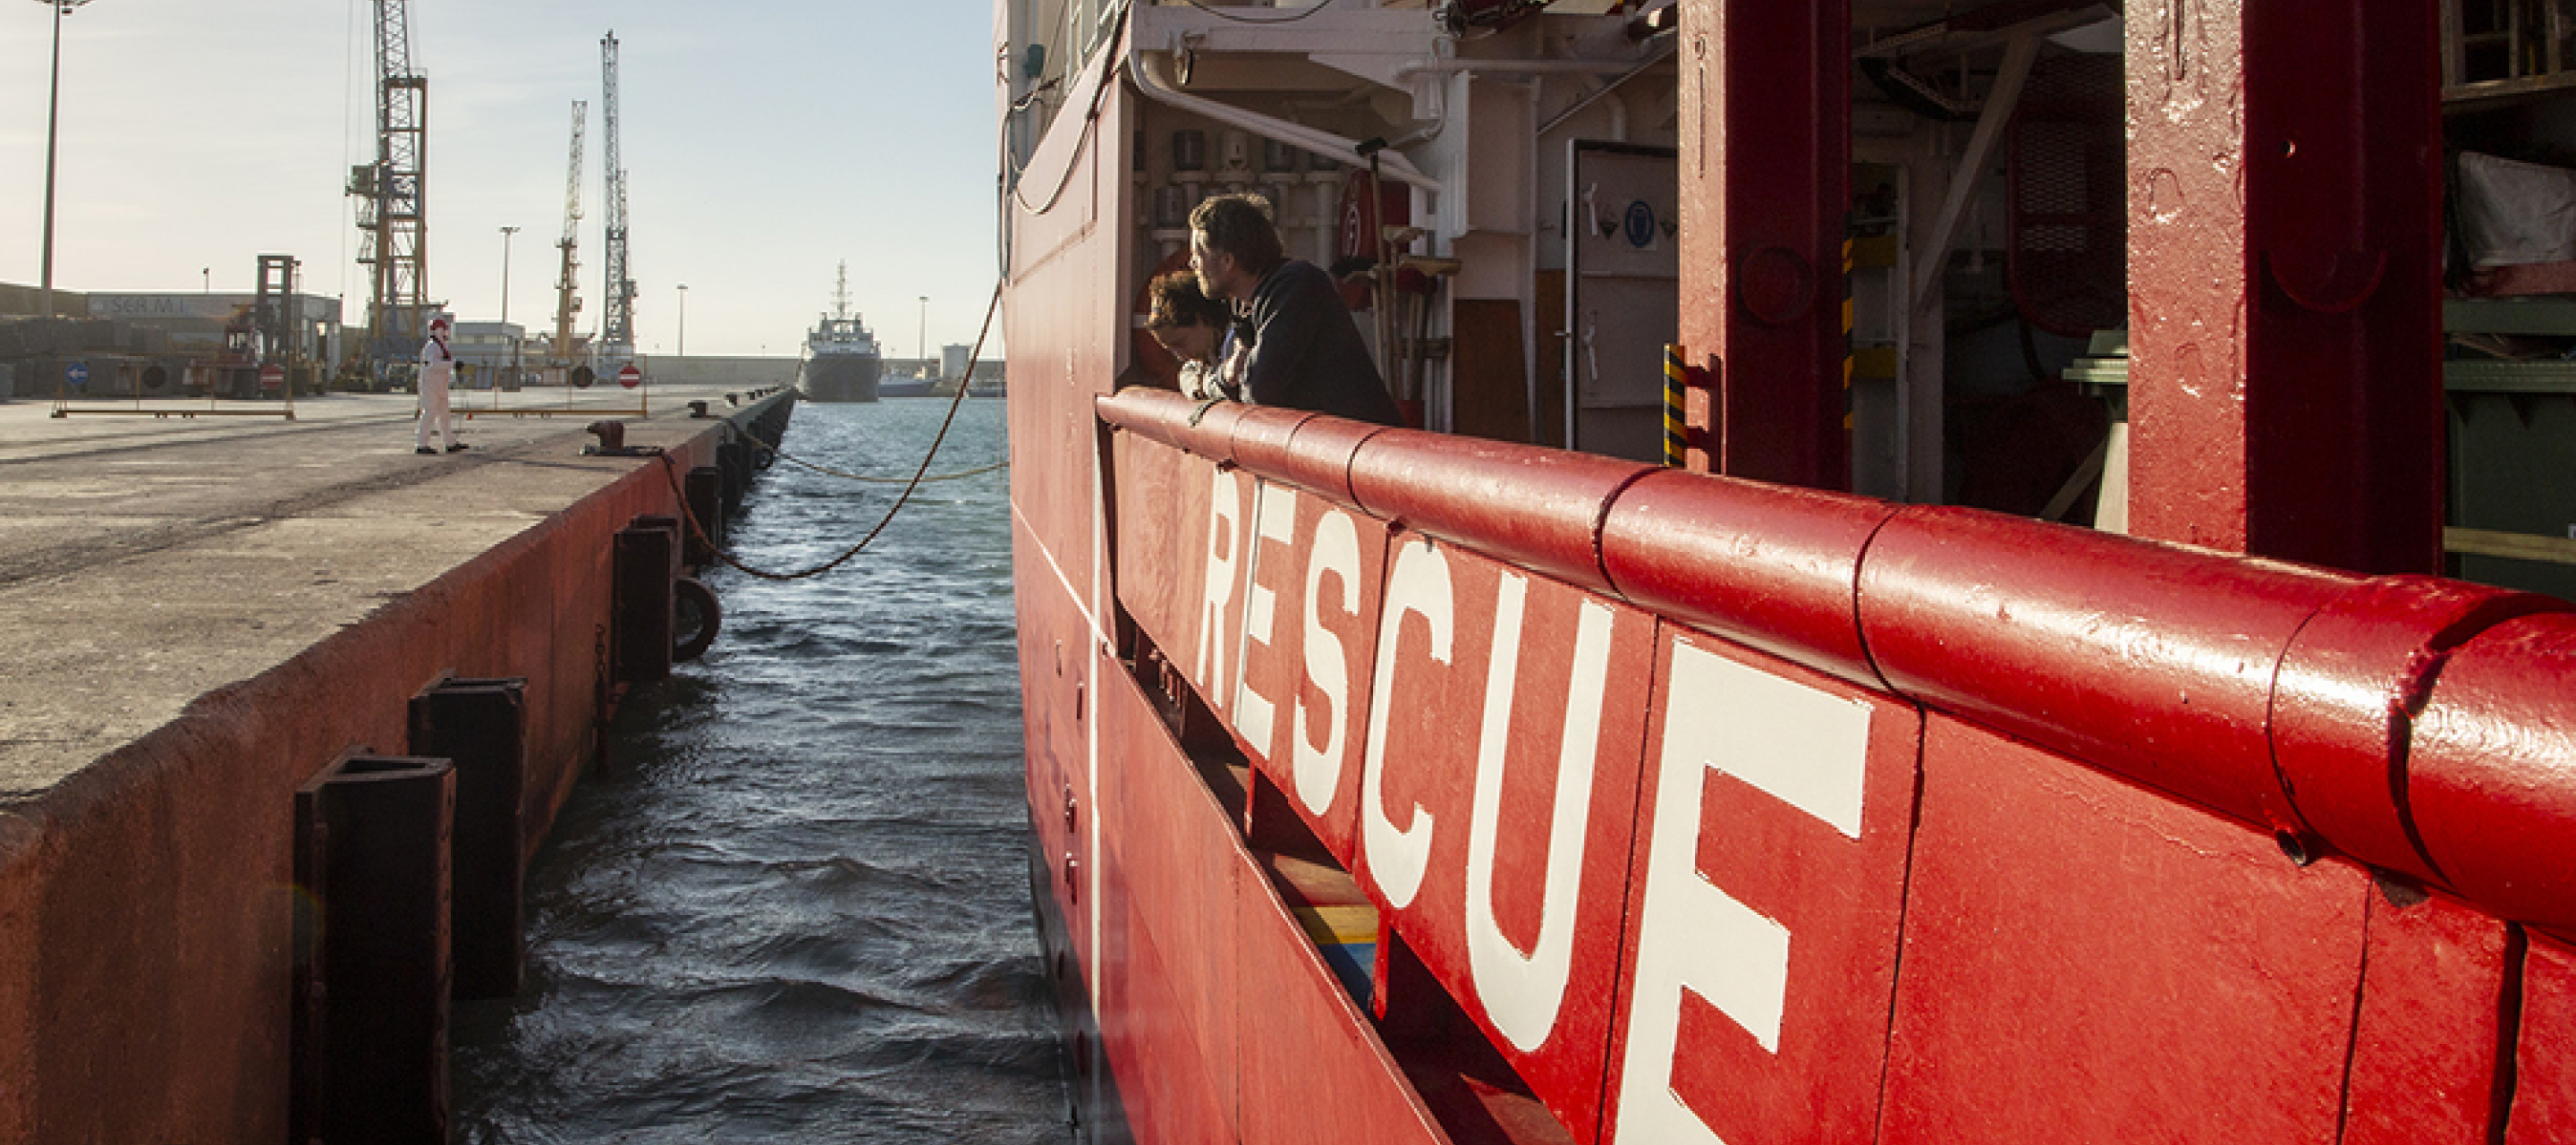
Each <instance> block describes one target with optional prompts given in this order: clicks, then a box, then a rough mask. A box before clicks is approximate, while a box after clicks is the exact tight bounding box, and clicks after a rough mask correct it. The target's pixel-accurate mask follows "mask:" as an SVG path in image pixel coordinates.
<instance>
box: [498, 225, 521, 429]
mask: <svg viewBox="0 0 2576 1145" xmlns="http://www.w3.org/2000/svg"><path fill="white" fill-rule="evenodd" d="M517 233H519V228H517V227H503V228H501V333H502V335H503V336H505V337H508V338H509V339H510V369H511V371H512V372H513V373H514V374H515V373H516V371H517V370H518V368H519V339H518V337H517V336H516V335H513V334H511V333H510V236H512V235H515V234H517ZM494 388H495V389H498V388H499V387H497V386H496V387H494Z"/></svg>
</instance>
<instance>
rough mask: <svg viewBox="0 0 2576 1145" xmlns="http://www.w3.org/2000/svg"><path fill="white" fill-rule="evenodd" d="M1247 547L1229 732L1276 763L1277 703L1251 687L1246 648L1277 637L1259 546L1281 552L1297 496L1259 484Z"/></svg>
mask: <svg viewBox="0 0 2576 1145" xmlns="http://www.w3.org/2000/svg"><path fill="white" fill-rule="evenodd" d="M1252 528H1253V533H1254V538H1255V539H1254V540H1253V542H1252V545H1251V554H1252V561H1251V565H1252V575H1251V576H1250V577H1248V578H1246V580H1245V581H1244V584H1245V585H1246V587H1245V589H1244V593H1243V643H1244V647H1243V651H1242V652H1241V654H1239V655H1237V656H1236V657H1235V658H1234V672H1235V688H1234V728H1235V730H1236V731H1239V732H1242V733H1243V739H1244V742H1246V743H1250V744H1254V745H1256V746H1258V747H1259V748H1260V749H1261V751H1262V754H1264V755H1267V756H1269V757H1270V758H1273V759H1276V758H1278V756H1279V753H1278V752H1277V751H1276V750H1274V749H1275V748H1276V746H1277V744H1276V742H1275V741H1274V740H1273V739H1272V737H1271V728H1272V724H1271V720H1270V717H1271V716H1272V715H1273V714H1274V713H1276V712H1277V711H1278V710H1279V705H1278V704H1277V703H1276V702H1275V701H1273V700H1272V699H1271V698H1270V697H1268V696H1265V695H1262V694H1261V692H1260V691H1259V690H1258V689H1255V688H1254V687H1253V686H1252V671H1251V669H1250V668H1249V667H1248V665H1250V664H1251V663H1252V645H1255V644H1258V645H1260V646H1261V647H1262V648H1263V649H1264V650H1267V649H1269V648H1270V646H1271V644H1272V643H1273V642H1275V641H1276V640H1277V638H1278V617H1279V593H1278V590H1276V589H1273V588H1271V587H1270V586H1268V585H1265V584H1263V583H1261V580H1262V577H1261V552H1262V547H1263V545H1262V542H1264V541H1269V542H1276V543H1277V544H1278V545H1279V546H1280V547H1281V548H1286V547H1287V546H1288V544H1289V542H1291V541H1293V540H1295V539H1296V535H1297V498H1296V497H1295V496H1293V495H1291V494H1289V493H1288V492H1287V491H1286V490H1283V489H1279V488H1277V487H1275V486H1272V485H1268V484H1264V485H1262V486H1261V487H1260V491H1259V492H1258V493H1255V494H1253V510H1252Z"/></svg>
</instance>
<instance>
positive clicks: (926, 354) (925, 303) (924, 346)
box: [916, 294, 930, 378]
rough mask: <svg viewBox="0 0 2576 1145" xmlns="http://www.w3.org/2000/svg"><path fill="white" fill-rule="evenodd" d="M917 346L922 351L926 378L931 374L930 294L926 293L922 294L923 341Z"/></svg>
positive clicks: (922, 374) (923, 374)
mask: <svg viewBox="0 0 2576 1145" xmlns="http://www.w3.org/2000/svg"><path fill="white" fill-rule="evenodd" d="M916 347H917V348H918V349H919V350H920V351H921V376H922V377H925V378H926V377H929V376H930V296H929V295H927V294H925V295H922V296H921V341H920V342H918V343H916Z"/></svg>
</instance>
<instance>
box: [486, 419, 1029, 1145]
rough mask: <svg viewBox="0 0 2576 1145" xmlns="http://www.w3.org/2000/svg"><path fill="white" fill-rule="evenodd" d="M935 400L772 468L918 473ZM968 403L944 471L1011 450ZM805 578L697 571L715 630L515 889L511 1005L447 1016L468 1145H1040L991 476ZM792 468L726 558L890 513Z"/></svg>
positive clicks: (818, 424) (800, 446)
mask: <svg viewBox="0 0 2576 1145" xmlns="http://www.w3.org/2000/svg"><path fill="white" fill-rule="evenodd" d="M945 409H946V407H945V405H944V404H942V403H937V402H929V401H918V400H909V401H905V400H899V401H890V402H885V403H882V404H879V405H874V406H822V405H807V406H803V407H800V408H799V409H798V410H797V412H796V416H795V421H794V426H793V428H792V429H791V430H790V431H789V435H788V438H787V441H786V443H785V444H786V448H787V450H788V451H789V452H790V453H793V454H795V455H797V456H800V457H805V458H808V459H810V460H813V461H815V462H817V463H819V464H823V465H828V466H832V467H835V468H843V469H851V470H853V471H856V472H862V473H869V474H872V475H884V476H901V475H907V474H909V473H910V472H911V471H912V467H913V466H914V465H916V464H918V462H919V460H920V455H919V453H918V451H919V450H920V449H921V448H922V447H923V446H924V445H926V444H927V443H928V441H929V436H930V434H931V432H932V431H933V430H935V429H936V426H937V420H938V417H939V415H940V414H941V413H943V412H945ZM1001 412H1002V411H1001V406H1000V404H999V403H996V402H988V401H979V402H970V403H968V405H967V406H966V409H965V415H964V417H963V418H962V419H961V421H960V424H959V426H958V428H957V429H956V430H955V431H952V433H951V434H950V436H949V440H948V444H947V445H946V447H944V448H943V450H942V451H941V459H940V462H939V464H937V465H935V466H934V467H933V469H934V471H947V470H955V469H965V468H970V467H973V466H977V465H982V464H986V463H989V462H990V461H992V460H994V459H996V458H998V457H999V456H1000V455H1001V452H1002V440H1003V439H1002V418H1001ZM931 488H932V490H933V491H932V492H929V493H927V494H925V495H922V496H917V497H915V498H914V499H913V501H912V503H911V505H910V506H909V507H907V508H906V510H905V511H904V515H903V516H902V517H901V518H899V519H898V520H897V521H896V522H895V523H894V525H893V526H891V527H890V528H888V529H887V530H886V531H885V533H884V534H883V535H882V536H881V537H880V538H879V539H878V541H877V542H876V544H875V546H874V547H872V548H871V549H870V550H869V551H868V552H866V553H863V554H861V555H860V556H859V557H858V558H856V559H854V560H852V561H850V562H849V563H848V564H846V565H844V566H842V567H841V568H840V569H838V570H835V571H834V572H832V573H830V574H827V575H825V576H822V577H819V578H814V579H810V580H801V581H793V582H786V583H778V582H770V581H763V580H756V579H753V578H751V577H747V576H743V575H741V574H739V573H736V572H734V571H733V570H730V569H719V570H716V571H714V572H711V573H710V574H709V576H708V578H707V579H708V581H709V583H710V585H711V586H712V587H714V588H715V590H716V592H717V593H718V595H719V596H720V598H721V599H722V601H723V604H724V608H725V627H724V632H723V635H722V636H721V637H720V638H719V639H718V640H717V642H716V645H715V647H714V648H713V649H712V650H711V651H710V652H709V653H708V655H707V656H706V657H705V658H704V659H702V660H700V661H698V662H697V663H695V664H691V665H687V666H684V667H683V668H682V669H681V670H680V672H679V674H678V675H677V676H675V677H674V678H673V679H672V680H671V681H669V682H668V683H666V684H664V685H660V686H657V687H654V688H651V689H646V690H643V691H641V692H639V693H638V694H637V695H636V696H635V697H633V698H632V699H630V700H629V701H628V703H627V704H626V706H625V708H624V709H623V710H622V711H621V712H620V713H619V716H618V724H617V728H616V736H617V742H616V746H615V748H614V750H613V752H612V756H613V759H614V762H615V768H614V771H613V772H612V773H611V774H608V775H604V776H592V777H589V778H588V779H586V780H585V782H584V783H583V785H582V786H581V788H580V789H578V790H577V791H576V792H575V794H574V796H573V798H572V801H571V802H570V803H569V804H568V805H567V806H566V807H565V809H564V812H563V814H562V816H561V818H560V819H559V820H558V822H557V824H556V827H555V834H554V837H553V838H552V839H551V840H550V841H549V843H548V844H547V847H546V850H545V851H544V852H543V853H542V854H541V855H540V856H539V857H538V860H537V863H536V866H535V868H534V869H533V870H532V871H531V872H530V875H529V884H528V893H529V907H530V912H529V925H528V946H529V975H528V987H527V990H526V992H525V993H524V994H523V995H522V996H521V997H519V998H517V999H512V1000H509V1001H504V1002H493V1003H476V1004H472V1005H466V1006H460V1007H458V1010H457V1016H456V1029H455V1038H454V1044H455V1057H454V1067H453V1068H454V1074H455V1092H456V1099H457V1119H456V1120H457V1124H458V1129H459V1132H458V1135H457V1139H458V1140H460V1141H463V1142H466V1143H468V1145H557V1143H566V1145H569V1143H574V1142H610V1141H614V1142H633V1143H638V1145H644V1143H660V1142H673V1143H678V1142H689V1143H691V1145H695V1143H697V1142H704V1141H722V1142H733V1141H773V1140H776V1141H797V1142H849V1143H868V1145H874V1143H880V1142H886V1143H890V1142H916V1141H957V1142H992V1143H1020V1142H1029V1143H1037V1142H1060V1141H1065V1140H1068V1139H1069V1134H1068V1130H1067V1104H1066V1095H1065V1090H1064V1082H1063V1071H1062V1063H1061V1060H1060V1058H1059V1054H1058V1049H1057V1044H1058V1043H1057V1040H1056V1032H1055V1026H1054V1018H1053V1015H1052V1012H1051V1011H1050V1010H1049V1009H1048V1004H1047V998H1046V993H1047V992H1046V984H1045V980H1044V978H1043V968H1042V967H1041V966H1040V964H1039V961H1040V960H1039V956H1038V951H1037V942H1036V937H1035V935H1034V933H1033V930H1032V927H1031V918H1030V909H1029V902H1028V889H1027V888H1028V882H1027V867H1026V858H1025V852H1024V847H1025V845H1026V835H1027V810H1026V808H1025V806H1024V805H1023V800H1022V795H1021V791H1020V783H1021V761H1020V712H1019V686H1018V676H1017V661H1016V659H1015V657H1014V654H1013V650H1012V643H1011V639H1012V604H1011V590H1010V583H1009V568H1010V526H1009V515H1008V501H1007V497H1006V492H1005V486H1004V477H1003V475H1002V474H999V473H996V474H993V475H990V476H986V477H976V478H970V479H967V480H964V481H958V482H952V483H948V484H945V485H941V486H935V487H931ZM892 501H893V498H892V494H891V493H889V492H887V491H886V487H883V486H866V487H862V486H858V485H855V484H853V483H850V482H845V481H841V480H839V479H837V478H832V477H829V476H826V475H822V474H817V473H814V472H812V471H810V470H806V469H802V468H798V467H795V466H788V465H781V466H776V467H774V468H772V469H770V470H769V471H768V472H767V473H766V474H764V475H763V477H762V479H761V481H760V483H759V484H758V485H757V486H756V487H755V488H754V489H753V491H752V493H751V496H750V498H749V500H748V501H747V502H746V503H745V505H744V509H743V512H742V513H741V514H740V515H738V516H737V517H736V518H735V519H734V521H733V525H732V536H731V538H730V539H729V543H730V545H731V547H732V548H733V549H734V550H735V552H736V553H737V554H739V555H740V556H741V557H742V558H743V559H744V560H746V561H747V562H748V563H751V564H753V565H755V566H758V567H762V568H770V569H779V570H786V569H794V568H798V567H804V566H808V565H811V564H815V563H819V562H820V561H822V560H825V559H828V558H829V557H831V556H834V555H837V554H838V553H839V552H840V551H841V550H842V549H843V548H844V547H846V546H847V545H848V544H850V543H852V542H853V541H854V540H855V539H856V537H858V536H859V535H862V534H864V533H865V532H866V530H867V529H869V528H870V527H872V526H874V525H875V524H876V521H877V518H878V517H879V516H880V515H881V514H882V513H883V512H884V511H885V508H886V507H887V506H888V505H890V504H892Z"/></svg>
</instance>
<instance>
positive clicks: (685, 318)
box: [671, 282, 689, 358]
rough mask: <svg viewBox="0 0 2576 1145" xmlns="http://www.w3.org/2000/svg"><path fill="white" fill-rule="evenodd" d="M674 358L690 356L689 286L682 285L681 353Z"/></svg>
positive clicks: (674, 355) (686, 284)
mask: <svg viewBox="0 0 2576 1145" xmlns="http://www.w3.org/2000/svg"><path fill="white" fill-rule="evenodd" d="M671 356H672V357H674V358H685V357H688V356H689V284H688V283H685V282H683V283H681V284H680V352H679V353H677V354H673V355H671Z"/></svg>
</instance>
